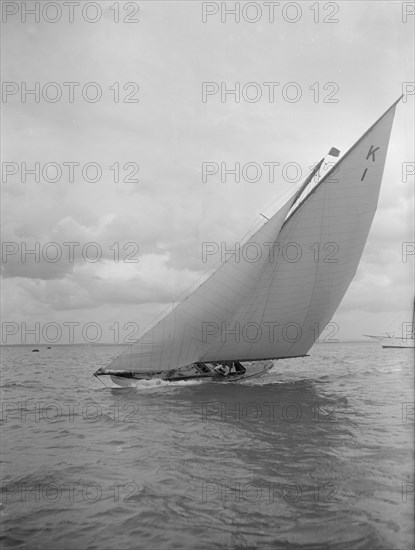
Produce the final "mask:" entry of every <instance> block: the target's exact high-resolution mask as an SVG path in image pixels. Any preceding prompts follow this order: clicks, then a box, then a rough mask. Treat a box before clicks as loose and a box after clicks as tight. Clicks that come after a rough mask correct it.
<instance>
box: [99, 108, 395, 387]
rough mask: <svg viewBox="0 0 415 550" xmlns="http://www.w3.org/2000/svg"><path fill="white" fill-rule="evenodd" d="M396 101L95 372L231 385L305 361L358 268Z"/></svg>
mask: <svg viewBox="0 0 415 550" xmlns="http://www.w3.org/2000/svg"><path fill="white" fill-rule="evenodd" d="M400 99H401V98H399V99H398V100H397V101H396V102H395V103H394V104H393V105H392V106H391V107H390V108H389V109H388V110H387V111H386V112H385V113H384V114H383V115H382V116H381V117H380V118H379V119H378V120H377V121H376V122H375V123H374V124H373V126H371V127H370V128H369V130H367V132H365V133H364V134H363V136H362V137H361V138H360V139H359V140H358V141H357V142H356V143H355V144H354V145H353V146H352V147H351V148H350V149H349V150H348V151H347V153H346V154H345V155H344V156H343V157H342V158H341V159H340V160H339V161H338V162H337V164H336V165H335V166H334V167H333V168H332V169H331V170H329V171H328V173H327V174H326V175H325V176H324V177H322V178H321V179H320V180H319V181H318V183H316V184H314V185H313V183H314V182H313V180H314V179H315V178H316V177H317V176H318V172H319V169H320V167H321V166H322V164H323V162H324V158H323V159H322V160H321V161H320V162H319V163H318V164H317V166H316V167H315V169H314V170H313V171H312V172H311V174H310V175H309V176H308V178H307V179H306V180H305V181H304V183H303V184H302V185H301V186H300V187H299V188H298V189H297V190H296V191H295V192H294V193H292V194H291V196H290V197H289V198H288V199H287V200H286V201H285V202H284V204H283V205H282V206H281V208H280V209H279V210H278V211H277V212H276V213H275V214H274V215H273V216H272V217H271V218H270V219H268V218H267V219H266V220H267V221H265V222H264V223H263V224H262V225H261V226H260V227H259V229H257V230H256V231H255V232H254V234H253V235H252V236H251V237H250V238H249V239H248V240H247V241H246V242H245V243H244V244H243V245H241V250H240V254H236V253H235V254H234V255H233V256H232V257H231V258H230V259H229V260H228V261H226V262H224V263H222V264H221V265H220V266H219V268H218V269H216V271H214V272H213V273H212V274H211V275H210V276H209V277H208V278H207V279H206V280H205V281H204V282H203V283H202V284H200V286H198V287H197V288H196V289H195V290H194V291H193V292H192V293H191V294H189V295H188V296H187V297H186V298H185V299H184V300H182V301H181V302H180V303H179V304H178V305H177V306H176V307H175V308H174V309H173V310H172V311H170V312H169V313H167V314H166V315H164V317H162V319H161V320H159V321H158V322H157V323H155V324H154V325H153V326H152V327H151V328H149V329H148V330H147V331H145V332H143V333H142V334H140V335H139V339H138V341H137V342H136V343H135V344H133V345H132V346H131V348H130V349H128V350H126V351H125V352H124V353H122V354H121V355H119V356H118V357H116V358H115V359H114V360H113V361H112V362H111V364H110V365H108V366H107V367H103V368H100V369H98V370H97V371H96V372H95V373H94V374H95V376H98V377H101V376H110V377H111V379H112V381H113V382H114V383H115V384H117V385H119V386H130V385H135V384H136V382H137V380H149V379H155V378H161V379H162V380H170V381H176V380H190V379H211V380H220V381H232V380H233V381H237V380H242V379H244V378H247V377H249V376H259V375H261V374H264V373H265V372H268V370H269V369H270V368H271V367H272V366H273V363H272V361H273V360H278V359H287V358H293V357H304V356H305V355H306V354H307V352H308V350H309V349H310V348H311V347H312V345H313V344H314V342H315V341H316V340H317V339H318V337H319V335H320V334H321V333H322V332H323V331H324V330H325V327H326V326H327V324H328V323H329V321H330V319H331V318H332V316H333V314H334V313H335V311H336V309H337V307H338V306H339V304H340V302H341V300H342V298H343V296H344V294H345V292H346V290H347V288H348V287H349V285H350V283H351V281H352V279H353V277H354V275H355V273H356V270H357V266H358V264H359V261H360V257H361V255H362V252H363V249H364V246H365V243H366V240H367V236H368V234H369V230H370V226H371V224H372V220H373V217H374V214H375V211H376V207H377V202H378V197H379V191H380V185H381V181H382V176H383V170H384V166H385V160H386V154H387V149H388V144H389V138H390V133H391V129H392V123H393V118H394V114H395V108H396V105H397V103H398V102H399V100H400ZM338 153H339V152H338V151H337V150H336V149H331V151H330V153H329V154H332V155H333V156H337V155H338ZM309 186H310V188H309ZM307 189H308V191H307ZM303 197H304V198H303ZM255 251H256V252H257V254H256V256H255V257H254V259H253V253H254V252H255ZM258 251H259V252H258Z"/></svg>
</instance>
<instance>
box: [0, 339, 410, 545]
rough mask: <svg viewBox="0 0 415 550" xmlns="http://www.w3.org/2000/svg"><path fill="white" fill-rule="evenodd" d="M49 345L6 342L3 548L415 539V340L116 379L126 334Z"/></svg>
mask: <svg viewBox="0 0 415 550" xmlns="http://www.w3.org/2000/svg"><path fill="white" fill-rule="evenodd" d="M38 349H39V353H33V352H32V348H31V347H25V346H20V347H3V348H2V356H3V361H2V362H3V367H2V380H1V386H2V416H1V428H2V434H1V450H2V480H1V492H2V494H1V497H2V498H1V502H2V504H1V508H0V513H1V522H2V532H1V540H0V544H1V548H2V549H5V548H28V549H42V550H44V549H53V550H59V549H91V550H92V549H108V550H109V549H111V550H112V549H120V550H121V549H143V550H151V549H154V550H159V549H192V550H193V549H196V548H197V549H210V548H212V549H215V548H258V549H262V548H263V549H268V548H269V549H311V548H313V549H326V548H327V549H331V548H333V549H343V548H344V549H347V550H357V549H365V550H366V549H373V550H386V549H402V550H409V549H412V548H413V543H414V534H413V509H414V458H413V450H414V405H413V403H414V389H413V388H414V366H413V350H411V349H385V350H384V349H382V348H381V347H380V346H379V344H377V343H375V342H369V343H344V344H342V343H340V344H316V345H315V346H314V347H313V348H312V350H311V352H310V356H309V357H305V358H300V359H290V360H284V361H277V362H276V364H275V367H274V368H273V369H272V370H271V371H270V372H269V373H268V374H266V375H264V376H263V377H262V378H257V379H252V380H247V381H245V382H240V383H219V382H206V381H203V382H200V381H197V382H195V381H193V382H179V383H167V382H161V381H158V382H157V381H151V382H149V381H147V382H141V383H139V384H137V387H135V388H127V389H111V388H108V387H106V386H104V385H103V384H102V383H100V381H99V380H98V379H96V378H94V377H93V376H92V374H93V372H94V371H95V370H96V369H97V368H98V367H100V366H104V365H106V364H108V363H109V361H110V360H111V359H112V358H113V357H114V356H115V355H116V354H118V353H119V352H121V351H122V349H123V348H122V347H120V346H118V347H117V346H95V347H94V346H90V347H88V346H76V345H74V346H53V347H52V348H51V349H47V348H46V347H44V346H40V347H38ZM103 380H104V379H103Z"/></svg>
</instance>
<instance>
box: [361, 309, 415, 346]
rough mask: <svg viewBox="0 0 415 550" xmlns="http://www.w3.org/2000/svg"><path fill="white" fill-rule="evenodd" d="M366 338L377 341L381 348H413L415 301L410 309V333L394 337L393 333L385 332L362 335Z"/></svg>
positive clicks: (414, 342)
mask: <svg viewBox="0 0 415 550" xmlns="http://www.w3.org/2000/svg"><path fill="white" fill-rule="evenodd" d="M363 336H367V337H368V338H372V339H374V340H377V341H378V342H379V344H380V345H381V346H382V348H415V299H414V303H413V309H412V323H411V332H410V334H408V335H406V336H405V335H404V334H403V333H402V336H395V333H393V332H385V333H383V334H378V335H374V334H364V335H363Z"/></svg>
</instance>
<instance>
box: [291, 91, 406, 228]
mask: <svg viewBox="0 0 415 550" xmlns="http://www.w3.org/2000/svg"><path fill="white" fill-rule="evenodd" d="M402 98H403V94H402V95H401V96H400V97H399V98H398V99H397V100H396V101H394V102H393V103H392V105H391V106H390V107H389V108H388V109H386V111H385V112H384V113H383V114H382V115H381V116H380V117H379V118H378V119H377V120H376V121H375V122H374V123H373V124H372V126H370V128H369V129H368V130H366V132H365V133H364V134H363V135H362V136H361V137H360V138H359V139H358V140H357V141H355V143H354V144H353V145H352V146H351V147H350V148H349V149H348V150H347V151H346V153H345V154H344V155H343V156H342V157H341V158H340V159H339V160H338V161H337V162H336V164H335V165H334V166H332V167H331V169H330V170H329V171H328V172H327V174H325V175H324V176H323V177H322V178H321V180H320V181H319V182H318V183H317V184H316V185H315V186H314V187H313V188H312V189H310V192H309V193H308V194H307V196H306V197H304V199H303V200H302V201H301V202H300V203H299V204H297V206H296V207H295V208H294V210H293V211H292V212H291V213H290V215H289V216H288V217H287V219H286V220H285V222H284V225H285V224H286V223H287V222H288V221H289V220H290V218H291V217H292V216H294V214H295V213H296V212H297V211H298V210H299V209H300V208H301V207H302V206H303V205H304V204H305V203H306V202H307V201H308V199H309V198H310V197H311V196H312V195H313V194H314V193H315V192H316V191H317V189H318V188H319V187H320V186H321V185H323V183H325V181H327V180H328V179H329V178H330V176H332V175H333V174H334V173H335V171H336V170H338V169H339V166H340V165H341V164H342V162H343V161H344V159H345V158H347V157H348V155H349V154H350V153H351V152H352V151H353V149H355V148H356V147H357V146H358V145H359V143H361V142H362V141H363V139H364V138H365V137H366V136H367V135H368V134H370V132H371V131H372V130H373V128H375V127H376V126H377V125H378V124H379V122H380V121H381V120H382V119H383V118H384V117H385V116H386V115H387V114H388V113H389V112H390V111H391V110H392V109H394V108H395V107H396V105H397V104H398V103H399V102H400V100H401V99H402Z"/></svg>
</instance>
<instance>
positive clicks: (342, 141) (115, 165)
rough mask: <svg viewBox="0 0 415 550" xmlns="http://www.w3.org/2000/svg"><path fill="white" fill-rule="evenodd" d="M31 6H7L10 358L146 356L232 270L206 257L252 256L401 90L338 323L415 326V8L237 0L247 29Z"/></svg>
mask: <svg viewBox="0 0 415 550" xmlns="http://www.w3.org/2000/svg"><path fill="white" fill-rule="evenodd" d="M34 4H35V3H34V2H23V3H22V2H3V6H2V7H3V25H2V27H3V29H2V30H3V35H2V79H3V90H2V101H3V102H2V115H3V122H2V137H3V140H2V199H3V200H2V210H3V216H2V219H3V222H2V241H3V250H2V252H3V255H2V295H3V311H2V318H3V324H2V343H3V344H13V343H39V342H46V343H52V342H53V343H66V342H68V341H75V342H80V343H82V342H90V341H91V342H92V341H97V342H101V343H103V342H106V343H129V342H131V340H132V339H134V337H135V336H136V334H137V328H138V327H139V328H140V329H142V328H143V327H144V326H146V325H147V324H148V323H150V322H151V321H152V319H153V318H154V317H155V316H156V315H159V314H160V313H161V312H163V311H168V310H169V309H171V307H172V304H174V303H175V302H177V300H179V299H180V296H182V295H183V293H184V292H185V291H186V289H188V288H189V286H190V285H192V284H194V283H195V281H197V280H199V279H200V277H201V276H202V275H203V273H204V272H205V271H206V270H207V269H208V268H210V267H211V266H212V264H213V262H214V261H216V260H217V259H218V258H217V257H216V258H215V257H213V255H212V256H210V257H209V258H208V259H207V261H204V260H206V258H203V254H202V252H203V243H207V242H216V243H222V242H226V243H229V245H230V246H231V244H232V243H235V242H240V241H241V238H242V236H243V235H245V234H246V232H247V230H248V228H249V227H250V226H252V224H253V223H255V221H257V220H258V219H261V216H260V214H261V213H266V212H272V211H273V209H274V208H275V206H276V205H278V204H279V201H281V200H282V199H283V198H284V196H287V193H290V192H292V191H293V190H294V188H295V186H296V185H298V184H299V183H300V181H302V180H303V179H304V178H305V177H306V175H307V174H308V171H309V169H310V167H311V166H312V165H313V163H315V162H316V161H318V160H319V159H320V158H321V157H322V156H324V155H325V154H326V153H327V152H328V150H329V149H330V147H332V146H334V147H337V148H338V149H340V150H341V151H342V152H345V151H346V150H347V149H348V148H349V147H350V146H351V145H352V144H353V143H354V142H355V141H356V140H357V139H358V138H359V137H360V135H361V134H362V133H363V132H364V131H366V130H367V128H368V127H369V126H370V125H371V124H373V122H374V121H375V120H376V119H377V118H378V117H379V116H380V115H381V114H382V113H383V112H384V111H385V110H386V109H387V108H388V107H389V106H390V104H391V103H392V102H393V101H395V100H396V99H397V98H398V97H399V96H400V95H401V94H402V93H404V94H405V95H404V98H403V101H402V102H401V103H400V104H399V106H398V108H397V111H396V116H395V122H394V126H393V130H392V135H391V141H390V145H389V152H388V157H387V162H386V167H385V173H384V178H383V184H382V189H381V194H380V198H379V204H378V210H377V213H376V216H375V219H374V222H373V225H372V228H371V231H370V234H369V238H368V241H367V244H366V247H365V250H364V253H363V256H362V259H361V262H360V265H359V268H358V271H357V273H356V276H355V278H354V280H353V282H352V284H351V285H350V287H349V289H348V291H347V293H346V295H345V297H344V299H343V301H342V303H341V305H340V306H339V308H338V310H337V312H336V313H335V315H334V317H333V322H335V323H337V325H338V328H339V331H338V334H337V337H338V338H339V339H340V340H347V339H362V338H363V336H362V335H363V334H367V333H369V334H376V333H378V332H382V331H385V330H396V331H397V332H399V331H400V325H401V323H402V322H408V321H410V320H411V309H412V301H413V297H414V288H413V275H414V246H413V243H414V235H413V229H412V228H413V221H414V176H413V174H414V164H413V163H414V159H413V150H414V142H413V122H412V121H413V118H414V91H415V89H414V81H415V77H414V69H413V51H414V49H413V48H414V32H413V23H414V20H415V15H411V13H410V12H411V10H413V3H412V4H411V3H409V2H388V1H382V2H378V1H376V0H375V1H370V2H364V1H362V2H361V1H359V2H357V1H343V2H319V3H316V2H297V3H295V2H279V3H275V6H274V8H273V9H274V12H273V15H271V13H270V10H271V7H270V6H269V5H266V4H265V5H264V4H262V3H258V2H250V3H248V4H247V3H244V2H227V3H226V6H227V8H228V9H229V10H230V11H231V10H232V9H234V10H235V9H236V10H239V12H240V20H239V22H237V21H235V15H232V13H230V12H229V13H227V12H226V11H224V8H222V3H221V2H204V3H203V2H198V1H169V2H167V1H162V2H157V1H144V2H104V1H103V2H81V4H80V6H78V5H77V3H75V4H73V3H72V4H71V5H72V8H71V9H73V12H72V14H71V13H70V11H69V8H68V7H65V9H63V8H61V9H62V12H61V14H59V12H58V11H56V9H57V8H56V7H54V6H55V3H53V2H39V3H38V4H39V16H38V19H39V20H38V21H36V20H35V16H34V15H31V14H30V13H24V12H25V9H26V11H27V10H29V9H34V8H33V6H34ZM223 5H224V6H225V4H223ZM71 19H72V20H71ZM117 19H118V22H117ZM93 21H95V22H93ZM270 82H272V83H278V84H274V85H272V86H271V85H270V84H264V83H270ZM5 83H6V84H5ZM36 83H38V85H37V86H38V91H37V92H36V93H32V94H31V93H30V90H33V89H35V90H36ZM64 83H66V84H64ZM68 83H74V84H72V85H70V84H68ZM91 83H92V84H91ZM204 83H205V84H204ZM236 83H239V94H238V92H237V93H236V95H235V94H232V93H227V94H226V91H228V92H229V91H230V90H231V89H232V88H233V89H236V90H237V88H235V86H237V84H236ZM248 83H251V85H250V86H246V84H248ZM252 83H253V84H252ZM203 91H205V95H204V96H203ZM271 91H272V92H273V96H272V95H271ZM236 99H239V101H236ZM270 162H271V163H279V164H275V173H274V176H275V177H274V178H271V177H270V174H269V171H268V168H267V167H268V166H269V164H268V165H267V164H264V163H270ZM72 163H76V164H72ZM221 163H224V164H223V168H224V169H232V167H234V165H235V163H240V178H239V181H235V177H234V176H233V175H232V174H230V173H228V174H226V173H225V172H224V171H221V166H222V164H221ZM247 163H255V164H250V166H251V168H249V166H248V167H246V165H247ZM36 166H38V169H39V175H38V177H37V175H36V174H34V173H33V172H32V173H31V172H30V170H32V171H33V169H35V168H36ZM216 166H217V168H218V171H217V173H215V174H210V173H206V170H209V169H210V170H214V169H215V167H216ZM258 166H259V167H260V168H261V172H258V171H257V170H258V169H257V168H256V167H258ZM244 167H245V169H243V168H244ZM25 168H26V170H25ZM27 170H29V172H27V173H25V172H26V171H27ZM71 170H73V174H72V173H71ZM255 175H260V176H261V177H259V178H258V177H257V178H256V177H255ZM55 180H56V181H55ZM95 180H96V181H95ZM222 180H223V181H222ZM256 180H258V181H256ZM36 243H38V244H36ZM53 243H55V244H53ZM64 243H67V244H64ZM71 243H72V244H71ZM77 243H79V244H77ZM94 243H95V244H94ZM405 243H406V244H405ZM36 247H38V248H36ZM28 250H35V253H33V254H30V253H29V254H28V253H27V251H28ZM403 252H404V254H403ZM405 252H406V253H405ZM22 259H23V261H22ZM55 260H56V261H55ZM116 260H118V261H116ZM30 330H32V333H30ZM28 331H29V332H28Z"/></svg>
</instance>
